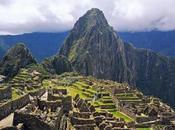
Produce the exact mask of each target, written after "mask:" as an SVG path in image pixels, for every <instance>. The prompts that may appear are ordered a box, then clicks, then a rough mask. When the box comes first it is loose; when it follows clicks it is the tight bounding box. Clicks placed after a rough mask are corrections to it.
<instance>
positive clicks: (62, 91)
mask: <svg viewBox="0 0 175 130" xmlns="http://www.w3.org/2000/svg"><path fill="white" fill-rule="evenodd" d="M53 93H54V94H60V93H62V94H63V95H67V89H53Z"/></svg>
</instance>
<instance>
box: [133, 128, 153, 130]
mask: <svg viewBox="0 0 175 130" xmlns="http://www.w3.org/2000/svg"><path fill="white" fill-rule="evenodd" d="M136 130H153V129H152V128H137V129H136Z"/></svg>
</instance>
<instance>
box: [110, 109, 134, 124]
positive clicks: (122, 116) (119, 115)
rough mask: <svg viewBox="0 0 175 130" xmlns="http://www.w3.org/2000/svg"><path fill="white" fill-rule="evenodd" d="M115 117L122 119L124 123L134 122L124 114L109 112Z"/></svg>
mask: <svg viewBox="0 0 175 130" xmlns="http://www.w3.org/2000/svg"><path fill="white" fill-rule="evenodd" d="M111 113H112V114H113V115H114V116H115V117H118V118H123V119H124V120H125V121H126V122H132V121H134V120H133V119H132V118H131V117H129V116H127V115H126V114H124V113H122V112H119V111H116V112H111Z"/></svg>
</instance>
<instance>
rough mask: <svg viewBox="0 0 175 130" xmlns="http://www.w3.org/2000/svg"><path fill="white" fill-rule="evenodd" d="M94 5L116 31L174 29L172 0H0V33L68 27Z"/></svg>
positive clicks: (174, 17) (59, 29)
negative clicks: (101, 11)
mask: <svg viewBox="0 0 175 130" xmlns="http://www.w3.org/2000/svg"><path fill="white" fill-rule="evenodd" d="M93 7H96V8H99V9H101V10H103V12H104V14H105V16H106V18H107V19H108V21H109V23H110V24H111V25H112V26H113V27H114V29H115V30H117V31H145V30H152V29H159V30H173V29H175V11H174V7H175V0H166V1H165V0H0V18H1V20H0V33H1V34H8V33H10V34H17V33H24V32H37V31H41V32H55V31H65V30H69V29H71V28H72V27H73V24H74V23H75V21H76V20H77V19H78V18H79V17H80V16H82V15H83V14H84V13H85V12H86V11H87V10H89V9H91V8H93Z"/></svg>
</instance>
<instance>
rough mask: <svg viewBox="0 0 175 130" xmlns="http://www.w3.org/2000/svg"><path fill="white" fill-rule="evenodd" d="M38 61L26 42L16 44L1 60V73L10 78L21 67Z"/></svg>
mask: <svg viewBox="0 0 175 130" xmlns="http://www.w3.org/2000/svg"><path fill="white" fill-rule="evenodd" d="M32 63H34V64H35V63H36V60H35V59H34V58H33V57H32V55H31V53H30V51H29V50H28V49H27V48H26V47H25V45H24V44H21V43H20V44H16V45H15V46H14V47H12V48H11V49H9V50H8V51H7V53H6V54H5V56H4V57H3V58H2V60H1V61H0V74H1V75H5V76H7V77H8V78H11V77H13V76H15V75H16V74H17V73H18V71H19V70H20V69H21V68H24V67H26V66H27V65H29V64H32Z"/></svg>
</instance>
